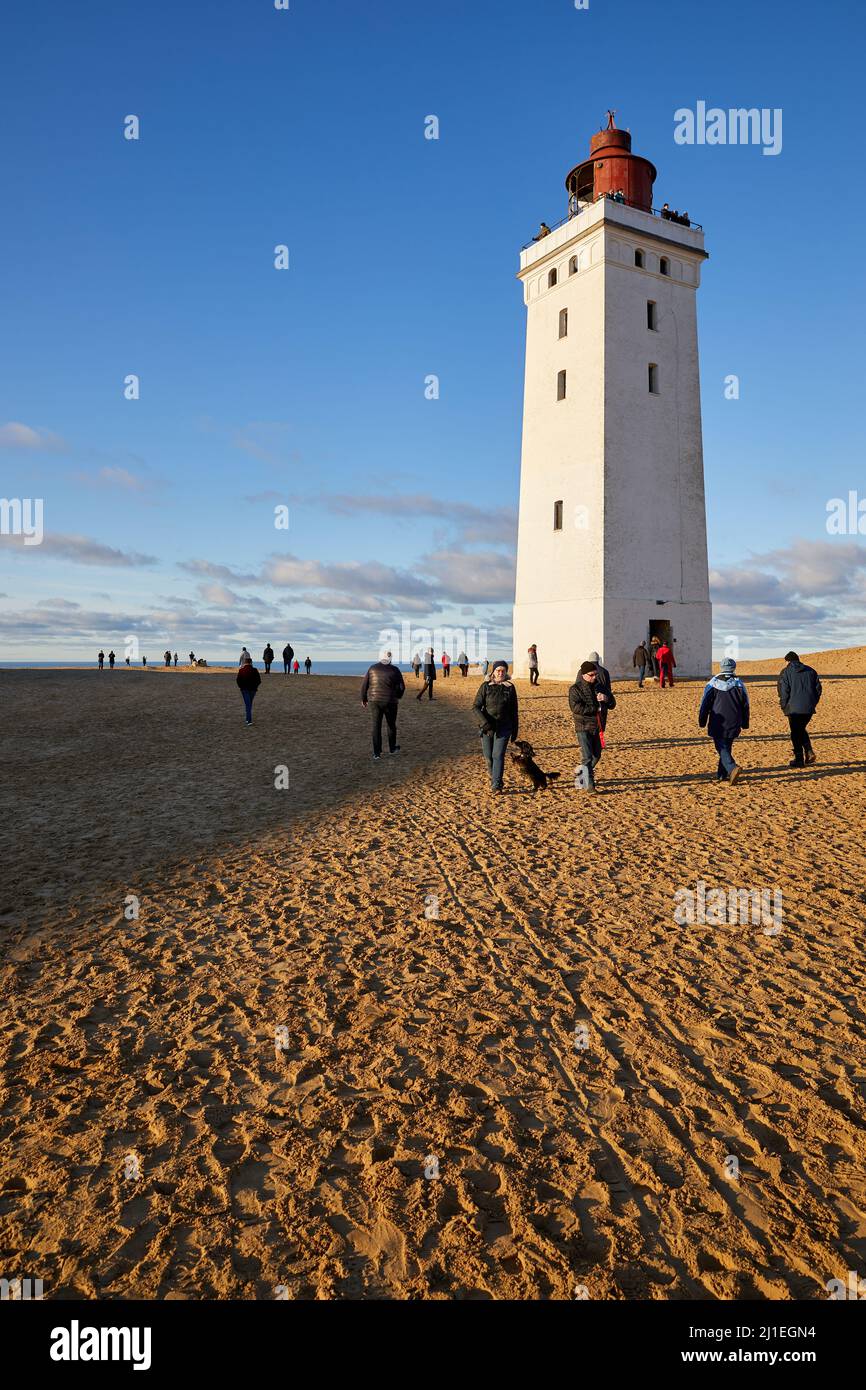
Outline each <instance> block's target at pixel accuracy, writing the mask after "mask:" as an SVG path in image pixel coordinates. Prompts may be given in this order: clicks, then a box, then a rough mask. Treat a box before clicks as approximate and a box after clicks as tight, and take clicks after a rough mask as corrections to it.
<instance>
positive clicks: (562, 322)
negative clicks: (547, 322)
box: [559, 309, 568, 338]
mask: <svg viewBox="0 0 866 1390" xmlns="http://www.w3.org/2000/svg"><path fill="white" fill-rule="evenodd" d="M559 336H560V338H567V337H568V310H567V309H560V311H559Z"/></svg>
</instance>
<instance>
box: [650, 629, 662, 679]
mask: <svg viewBox="0 0 866 1390" xmlns="http://www.w3.org/2000/svg"><path fill="white" fill-rule="evenodd" d="M660 646H661V641H660V640H659V638H658V637H651V638H650V644H649V653H650V661H651V662H652V668H653V670H652V673H653V676H654V677H656V679H657V678H658V673H659V647H660Z"/></svg>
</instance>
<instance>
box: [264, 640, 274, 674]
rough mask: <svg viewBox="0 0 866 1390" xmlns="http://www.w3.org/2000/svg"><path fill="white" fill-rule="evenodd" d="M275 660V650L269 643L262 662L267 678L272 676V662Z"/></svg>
mask: <svg viewBox="0 0 866 1390" xmlns="http://www.w3.org/2000/svg"><path fill="white" fill-rule="evenodd" d="M273 659H274V649H273V647H272V646H271V644H270V642H269V643H268V645H267V646H266V647H265V649H264V651H263V652H262V661H263V662H264V663H265V675H266V676H269V675H270V674H271V662H272V661H273Z"/></svg>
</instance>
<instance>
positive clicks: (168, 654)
mask: <svg viewBox="0 0 866 1390" xmlns="http://www.w3.org/2000/svg"><path fill="white" fill-rule="evenodd" d="M163 657H164V658H165V664H166V666H171V652H163Z"/></svg>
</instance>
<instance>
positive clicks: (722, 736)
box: [698, 656, 749, 782]
mask: <svg viewBox="0 0 866 1390" xmlns="http://www.w3.org/2000/svg"><path fill="white" fill-rule="evenodd" d="M736 669H737V663H736V661H734V660H733V659H732V658H731V657H729V656H726V657H725V659H724V661H723V662H722V663H721V666H720V668H719V674H718V675H717V676H713V678H712V680H711V681H708V682H707V685H706V686H705V688H704V695H703V699H702V700H701V708H700V711H699V712H698V724H699V725H700V727H701V728H702V729H706V730H707V733H708V734H709V736H710V738H711V739H712V740H713V743H714V744H715V745H716V752H717V753H718V755H719V766H718V771H717V773H716V776H717V778H718V780H719V781H720V782H724V781H728V782H739V780H740V777H741V775H742V768H740V767H739V766H738V764H737V763H735V762H734V755H733V751H732V750H733V745H734V739H736V738H738V737H739V735H740V733H741V731H742V730H743V729H748V727H749V695H748V691H747V690H746V687H745V686H744V685H743V682H742V681H741V680H740V678H739V676H735V675H734V672H735V670H736Z"/></svg>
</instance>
